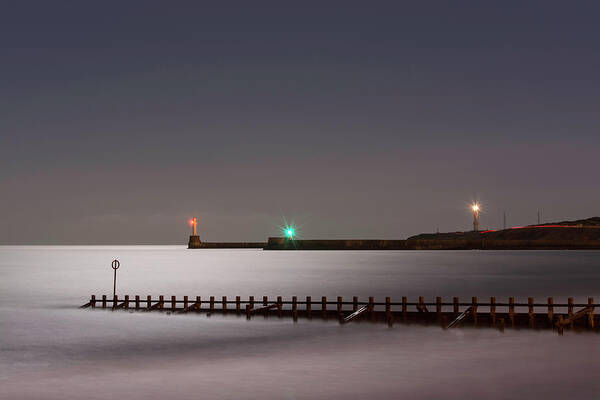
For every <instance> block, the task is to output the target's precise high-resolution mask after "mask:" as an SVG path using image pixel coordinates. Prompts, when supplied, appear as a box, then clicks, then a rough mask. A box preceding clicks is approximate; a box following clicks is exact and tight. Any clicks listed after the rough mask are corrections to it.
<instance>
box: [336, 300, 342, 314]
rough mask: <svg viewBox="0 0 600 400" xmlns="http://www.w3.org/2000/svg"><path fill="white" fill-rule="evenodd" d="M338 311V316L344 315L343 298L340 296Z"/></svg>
mask: <svg viewBox="0 0 600 400" xmlns="http://www.w3.org/2000/svg"><path fill="white" fill-rule="evenodd" d="M337 313H338V317H339V316H340V315H342V298H341V297H340V296H338V298H337Z"/></svg>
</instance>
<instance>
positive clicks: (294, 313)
mask: <svg viewBox="0 0 600 400" xmlns="http://www.w3.org/2000/svg"><path fill="white" fill-rule="evenodd" d="M292 318H293V319H294V322H296V321H298V297H296V296H292Z"/></svg>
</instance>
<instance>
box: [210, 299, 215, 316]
mask: <svg viewBox="0 0 600 400" xmlns="http://www.w3.org/2000/svg"><path fill="white" fill-rule="evenodd" d="M209 300H210V303H209V309H210V313H211V314H212V313H213V312H214V311H215V296H210V299H209Z"/></svg>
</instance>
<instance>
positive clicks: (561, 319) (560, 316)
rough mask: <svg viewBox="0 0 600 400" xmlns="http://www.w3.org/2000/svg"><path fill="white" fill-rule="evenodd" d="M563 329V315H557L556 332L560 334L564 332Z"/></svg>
mask: <svg viewBox="0 0 600 400" xmlns="http://www.w3.org/2000/svg"><path fill="white" fill-rule="evenodd" d="M564 329H565V325H564V320H563V316H562V315H559V316H558V334H559V335H562V334H563V333H564Z"/></svg>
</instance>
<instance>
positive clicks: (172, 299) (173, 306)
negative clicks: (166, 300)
mask: <svg viewBox="0 0 600 400" xmlns="http://www.w3.org/2000/svg"><path fill="white" fill-rule="evenodd" d="M176 308H177V298H176V297H175V296H171V311H175V309H176Z"/></svg>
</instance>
